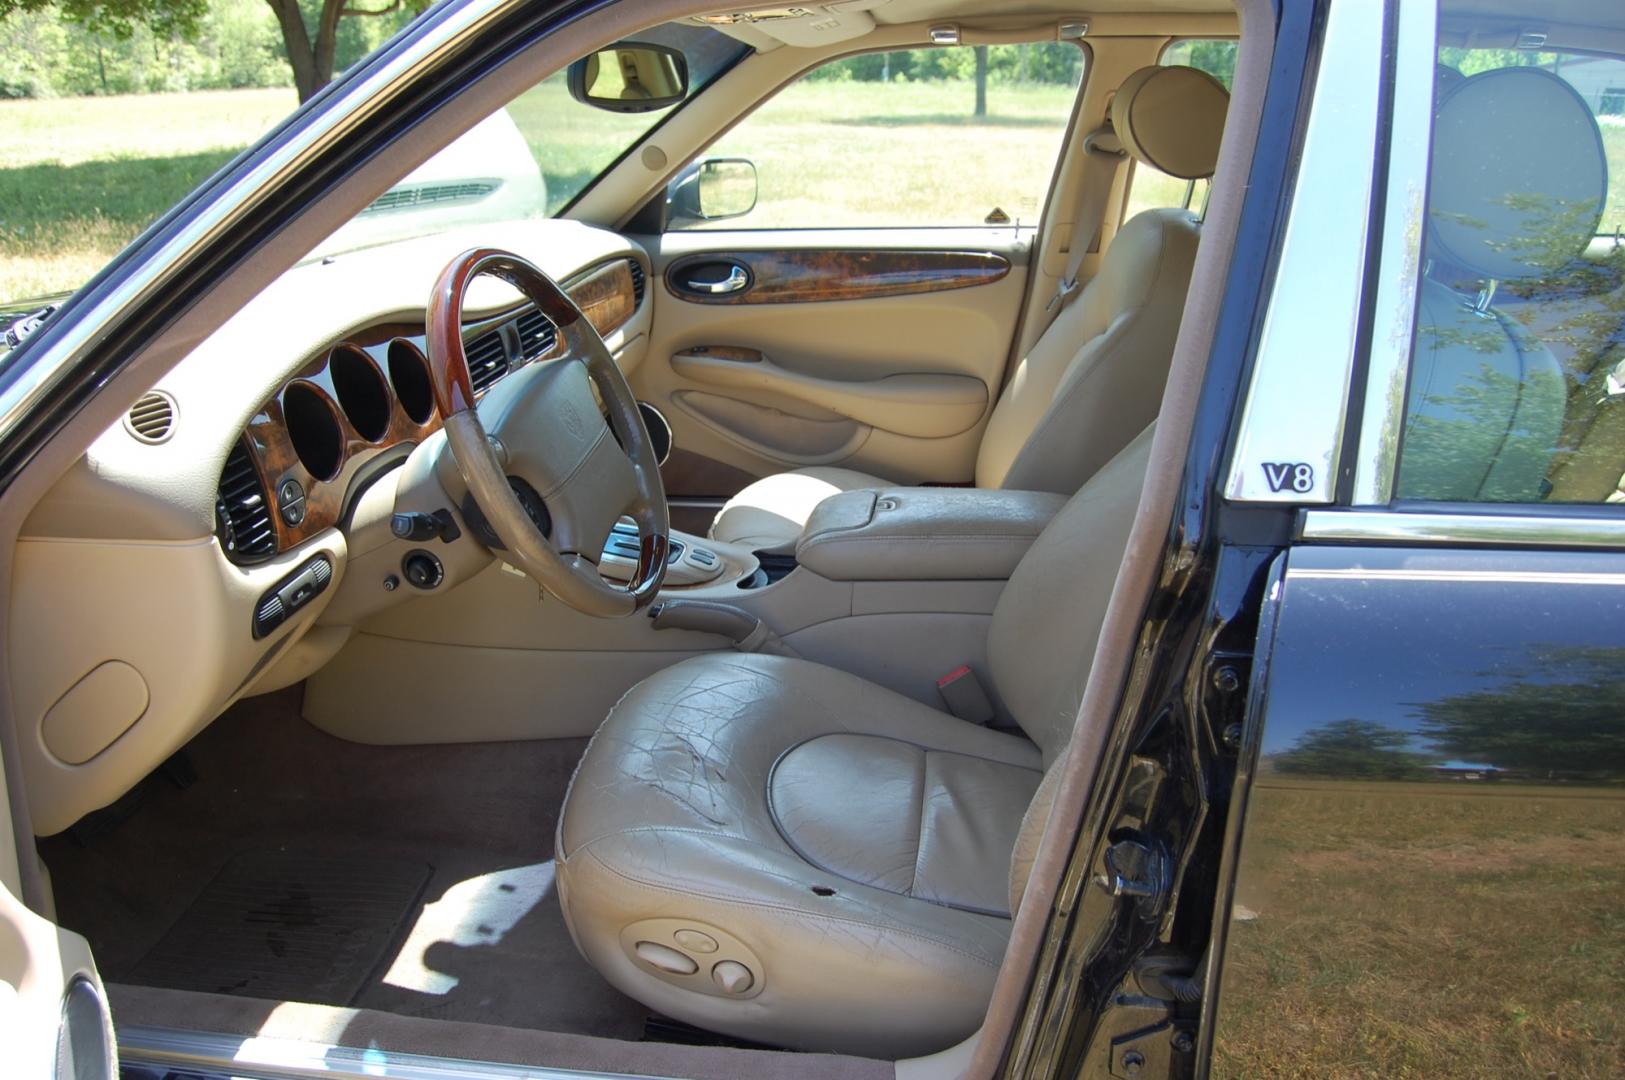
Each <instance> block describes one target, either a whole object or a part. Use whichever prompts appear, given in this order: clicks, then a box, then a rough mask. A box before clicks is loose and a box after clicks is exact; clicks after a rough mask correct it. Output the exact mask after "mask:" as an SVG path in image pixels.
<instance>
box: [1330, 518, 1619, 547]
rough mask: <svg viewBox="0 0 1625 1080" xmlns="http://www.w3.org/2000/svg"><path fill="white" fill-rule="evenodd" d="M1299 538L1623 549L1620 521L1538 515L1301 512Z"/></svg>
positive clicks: (1374, 542) (1351, 541)
mask: <svg viewBox="0 0 1625 1080" xmlns="http://www.w3.org/2000/svg"><path fill="white" fill-rule="evenodd" d="M1298 538H1299V539H1300V540H1304V541H1308V542H1311V543H1312V542H1316V541H1322V542H1342V543H1361V544H1493V545H1495V546H1497V547H1586V548H1625V519H1618V520H1609V519H1604V518H1582V517H1559V516H1556V515H1550V516H1543V515H1538V514H1529V515H1525V514H1439V513H1417V514H1410V513H1405V512H1403V511H1394V510H1348V511H1343V510H1306V511H1304V513H1303V515H1302V517H1301V519H1300V524H1299V526H1298Z"/></svg>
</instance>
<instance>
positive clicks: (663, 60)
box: [568, 41, 688, 113]
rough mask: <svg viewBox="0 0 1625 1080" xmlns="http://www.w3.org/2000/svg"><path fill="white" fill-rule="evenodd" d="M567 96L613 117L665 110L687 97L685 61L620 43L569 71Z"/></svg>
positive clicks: (643, 45) (669, 51)
mask: <svg viewBox="0 0 1625 1080" xmlns="http://www.w3.org/2000/svg"><path fill="white" fill-rule="evenodd" d="M568 82H569V86H570V96H571V97H573V98H575V99H576V100H577V101H579V102H581V103H582V104H583V105H591V106H592V107H593V108H595V109H608V110H609V111H611V112H624V113H639V112H653V111H655V110H656V109H664V108H666V107H667V106H670V105H675V104H677V103H678V102H679V101H682V100H683V97H684V95H686V94H687V93H688V61H687V60H686V59H684V58H683V54H682V53H680V52H678V51H677V50H676V49H673V48H671V47H669V46H666V45H652V44H649V43H647V42H642V41H618V42H616V43H615V44H614V45H611V46H610V47H609V48H607V49H600V50H598V51H597V52H595V53H591V54H589V55H587V56H584V57H582V58H581V59H580V60H577V61H576V62H575V63H573V64H571V65H570V73H569V79H568Z"/></svg>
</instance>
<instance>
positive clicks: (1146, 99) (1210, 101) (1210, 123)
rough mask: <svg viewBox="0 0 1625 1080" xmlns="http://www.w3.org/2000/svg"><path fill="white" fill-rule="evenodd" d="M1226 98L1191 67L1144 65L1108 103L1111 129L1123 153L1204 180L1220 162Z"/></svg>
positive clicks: (1213, 82) (1215, 82) (1175, 173)
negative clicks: (1121, 143)
mask: <svg viewBox="0 0 1625 1080" xmlns="http://www.w3.org/2000/svg"><path fill="white" fill-rule="evenodd" d="M1229 106H1230V94H1229V93H1228V92H1227V91H1226V90H1225V88H1224V84H1223V83H1221V82H1219V80H1218V79H1215V78H1214V77H1213V76H1211V75H1209V74H1208V73H1207V72H1205V71H1199V70H1197V69H1196V68H1193V67H1144V68H1141V69H1140V70H1139V71H1136V72H1135V73H1134V74H1132V75H1130V76H1129V77H1128V78H1126V79H1124V80H1123V85H1122V86H1120V87H1118V89H1117V96H1116V97H1115V98H1113V99H1112V129H1113V130H1114V131H1115V132H1116V133H1117V137H1118V138H1119V139H1121V140H1122V142H1123V149H1124V150H1127V151H1128V152H1129V153H1131V154H1133V155H1134V157H1135V159H1136V160H1138V161H1143V162H1145V163H1146V164H1147V165H1150V166H1151V167H1152V168H1154V169H1160V170H1162V171H1163V172H1165V173H1167V174H1168V175H1169V176H1176V177H1178V178H1179V179H1181V180H1205V179H1207V178H1208V177H1210V176H1212V175H1213V170H1214V169H1215V168H1217V167H1218V164H1219V140H1220V139H1221V138H1223V137H1224V114H1225V111H1226V110H1227V109H1228V108H1229Z"/></svg>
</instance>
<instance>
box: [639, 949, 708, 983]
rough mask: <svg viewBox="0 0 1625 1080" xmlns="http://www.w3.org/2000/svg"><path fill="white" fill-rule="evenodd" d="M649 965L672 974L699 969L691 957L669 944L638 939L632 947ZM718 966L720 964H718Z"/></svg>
mask: <svg viewBox="0 0 1625 1080" xmlns="http://www.w3.org/2000/svg"><path fill="white" fill-rule="evenodd" d="M632 951H633V952H635V953H637V954H638V959H639V960H642V961H643V962H644V963H645V964H648V965H649V966H650V967H655V968H659V969H660V970H661V971H668V972H670V973H671V974H673V975H692V974H694V973H695V972H696V971H698V970H699V969H700V965H698V964H696V963H695V962H694V960H693V958H692V957H688V956H684V955H683V954H682V953H680V952H678V951H677V950H676V949H674V948H672V947H671V946H670V945H662V944H660V943H659V942H655V941H640V942H638V943H637V945H636V946H634V947H633V949H632ZM718 966H719V967H720V966H721V965H718Z"/></svg>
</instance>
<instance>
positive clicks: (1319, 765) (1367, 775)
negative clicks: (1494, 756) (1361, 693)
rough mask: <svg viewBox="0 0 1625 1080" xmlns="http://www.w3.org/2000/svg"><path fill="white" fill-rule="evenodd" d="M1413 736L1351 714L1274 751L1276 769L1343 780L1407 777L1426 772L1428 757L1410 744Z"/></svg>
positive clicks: (1306, 733)
mask: <svg viewBox="0 0 1625 1080" xmlns="http://www.w3.org/2000/svg"><path fill="white" fill-rule="evenodd" d="M1409 744H1410V736H1409V735H1408V734H1406V733H1405V732H1403V731H1396V730H1394V729H1393V728H1387V727H1383V726H1382V725H1381V724H1375V723H1372V722H1371V721H1369V720H1358V719H1355V718H1353V717H1350V718H1349V719H1346V720H1337V721H1334V722H1332V723H1330V724H1327V725H1325V726H1324V727H1318V728H1316V729H1315V730H1313V731H1309V732H1305V733H1304V734H1303V735H1302V736H1300V737H1299V739H1298V741H1297V742H1296V743H1295V744H1294V745H1293V747H1292V749H1291V750H1288V751H1286V752H1285V753H1282V754H1277V755H1275V756H1274V757H1273V758H1272V759H1271V762H1272V763H1273V764H1274V766H1275V769H1276V771H1277V772H1283V773H1296V774H1298V775H1303V776H1329V777H1336V778H1338V779H1342V780H1404V779H1409V778H1415V777H1420V776H1423V775H1425V768H1426V765H1427V758H1426V757H1424V756H1423V755H1421V754H1417V753H1415V752H1413V751H1411V750H1408V749H1407V747H1408V746H1409Z"/></svg>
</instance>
